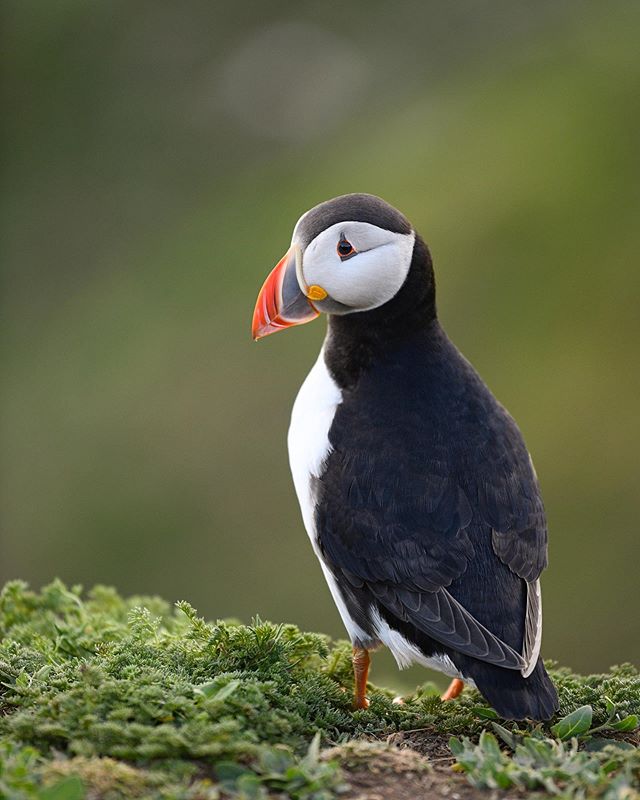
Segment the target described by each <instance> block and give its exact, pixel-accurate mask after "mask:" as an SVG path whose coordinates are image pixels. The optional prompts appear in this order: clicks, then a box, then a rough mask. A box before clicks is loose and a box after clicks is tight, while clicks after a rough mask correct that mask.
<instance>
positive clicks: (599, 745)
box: [584, 736, 636, 753]
mask: <svg viewBox="0 0 640 800" xmlns="http://www.w3.org/2000/svg"><path fill="white" fill-rule="evenodd" d="M605 747H616V748H617V749H618V750H635V749H636V748H635V747H634V746H633V745H632V744H629V742H621V741H620V740H619V739H605V738H604V737H600V736H597V737H594V738H593V739H589V741H588V742H587V743H586V744H585V746H584V749H585V750H588V751H589V752H591V753H593V752H597V751H598V750H604V748H605Z"/></svg>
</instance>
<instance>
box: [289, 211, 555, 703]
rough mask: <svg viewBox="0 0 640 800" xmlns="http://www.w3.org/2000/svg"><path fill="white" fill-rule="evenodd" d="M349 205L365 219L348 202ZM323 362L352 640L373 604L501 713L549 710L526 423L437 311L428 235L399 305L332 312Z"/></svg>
mask: <svg viewBox="0 0 640 800" xmlns="http://www.w3.org/2000/svg"><path fill="white" fill-rule="evenodd" d="M340 214H346V215H347V216H344V217H342V218H344V219H354V216H353V205H352V206H351V208H348V209H339V210H338V212H337V221H340ZM304 219H305V218H303V221H304ZM402 219H404V218H402ZM332 221H336V214H334V216H333V217H332ZM365 221H368V220H365ZM311 222H313V220H312V221H311ZM322 224H327V223H326V220H325V221H324V222H323V223H322ZM389 224H391V223H389ZM394 224H397V225H400V223H398V221H397V220H396V221H395V223H394ZM400 229H401V228H400ZM325 360H326V364H327V367H328V370H329V372H330V374H331V376H332V377H333V379H334V380H335V381H336V383H337V384H338V386H339V387H340V388H341V390H342V402H341V404H340V405H339V406H338V407H337V409H336V413H335V417H334V419H333V423H332V425H331V428H330V431H329V441H330V444H331V448H332V449H331V451H330V453H329V455H328V457H327V459H326V461H325V463H324V467H323V470H322V472H321V474H320V476H319V477H318V478H317V479H316V480H315V483H314V493H315V501H316V510H315V525H316V531H317V539H318V547H319V550H320V553H321V555H322V557H323V560H324V561H325V563H326V565H327V566H328V568H329V569H330V571H331V573H332V574H333V576H334V577H335V579H336V582H337V584H338V587H339V589H340V592H341V594H342V596H343V598H344V600H345V603H346V605H347V608H348V610H349V613H350V614H351V615H352V617H353V619H354V620H355V621H356V622H357V623H358V625H359V626H360V628H362V630H363V631H364V632H366V633H367V635H368V636H369V638H368V639H367V640H364V641H362V642H356V644H358V645H360V646H362V647H371V646H373V645H374V644H375V643H376V641H377V635H376V630H375V624H374V621H373V619H372V612H373V610H374V609H375V610H376V612H377V614H379V616H380V617H381V618H382V619H383V620H385V621H386V622H387V623H388V624H389V625H390V626H391V627H392V628H393V629H395V630H397V631H399V632H400V633H401V634H402V635H403V636H405V638H406V639H407V640H408V641H409V642H411V643H413V644H415V645H416V646H417V647H418V648H419V649H420V650H421V651H422V652H423V653H424V654H425V655H426V656H432V655H444V656H447V657H448V658H449V659H451V661H452V662H453V664H454V665H455V666H456V667H457V669H458V670H459V671H460V673H461V674H462V675H464V676H465V677H467V678H471V679H473V680H474V681H475V683H476V685H477V686H478V688H479V689H480V691H481V692H482V693H483V694H484V695H485V697H486V698H487V700H488V701H489V702H490V703H491V704H492V705H493V706H494V707H495V708H496V710H497V711H498V712H499V713H500V714H501V715H502V716H504V717H506V718H515V719H521V718H524V717H531V718H534V719H547V718H549V717H550V716H551V715H552V713H553V712H554V710H555V709H556V708H557V695H556V692H555V689H554V687H553V685H552V683H551V681H550V680H549V678H548V676H547V674H546V672H545V669H544V666H543V665H542V662H541V661H540V660H539V661H538V663H537V664H536V666H535V668H534V669H533V671H532V672H531V674H530V675H529V676H528V677H524V676H523V674H522V672H523V669H524V667H525V663H526V656H527V652H530V650H531V647H532V642H533V639H534V638H535V630H534V628H535V626H536V624H537V619H538V615H539V613H540V609H539V607H538V595H537V593H536V591H535V582H536V580H537V579H538V577H539V575H540V573H541V571H542V570H543V569H544V567H545V566H546V563H547V530H546V522H545V515H544V509H543V504H542V500H541V497H540V491H539V487H538V482H537V479H536V475H535V472H534V470H533V467H532V464H531V460H530V458H529V455H528V452H527V449H526V447H525V444H524V442H523V439H522V436H521V434H520V431H519V430H518V427H517V425H516V423H515V422H514V420H513V419H512V418H511V417H510V416H509V414H508V413H507V412H506V410H505V409H504V408H503V407H502V406H501V405H500V404H499V403H498V402H497V401H496V399H495V398H494V397H493V395H492V394H491V392H490V391H489V389H488V388H487V387H486V385H485V384H484V383H483V381H482V380H481V378H480V377H479V375H478V374H477V373H476V371H475V370H474V369H473V367H472V366H471V365H470V364H469V362H468V361H467V360H466V359H465V358H464V357H463V356H462V355H461V354H460V353H459V351H458V350H457V349H456V348H455V346H454V345H453V344H452V343H451V342H450V340H449V339H448V337H447V336H446V334H445V332H444V331H443V329H442V327H441V326H440V324H439V322H438V319H437V314H436V305H435V281H434V275H433V269H432V264H431V258H430V256H429V252H428V249H427V247H426V245H425V244H424V242H423V241H422V240H421V239H420V237H419V236H416V240H415V245H414V251H413V258H412V263H411V267H410V269H409V273H408V275H407V278H406V280H405V282H404V284H403V286H402V288H401V289H400V291H399V292H398V293H397V294H396V296H395V297H394V298H393V299H392V300H390V301H389V302H388V303H386V304H385V305H384V306H381V307H379V308H376V309H374V310H371V311H363V312H358V313H351V314H344V315H339V316H338V315H335V316H330V317H329V333H328V337H327V342H326V347H325ZM525 671H526V670H525Z"/></svg>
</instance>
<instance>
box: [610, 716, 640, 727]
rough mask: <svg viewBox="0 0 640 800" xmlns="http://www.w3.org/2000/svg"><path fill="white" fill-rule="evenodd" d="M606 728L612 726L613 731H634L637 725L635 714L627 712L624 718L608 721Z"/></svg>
mask: <svg viewBox="0 0 640 800" xmlns="http://www.w3.org/2000/svg"><path fill="white" fill-rule="evenodd" d="M607 727H608V728H613V730H614V731H635V729H636V728H637V727H638V716H637V714H629V716H628V717H625V718H624V719H619V720H618V721H617V722H610V723H609V724H608V725H607Z"/></svg>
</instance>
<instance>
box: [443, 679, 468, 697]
mask: <svg viewBox="0 0 640 800" xmlns="http://www.w3.org/2000/svg"><path fill="white" fill-rule="evenodd" d="M463 689H464V683H463V682H462V681H461V680H460V678H454V679H453V680H452V681H451V683H450V684H449V688H448V689H447V691H446V692H445V693H444V694H443V695H442V697H441V698H440V699H441V700H455V699H456V697H457V696H458V695H459V694H460V692H461V691H462V690H463Z"/></svg>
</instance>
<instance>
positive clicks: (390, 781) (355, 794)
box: [323, 729, 524, 800]
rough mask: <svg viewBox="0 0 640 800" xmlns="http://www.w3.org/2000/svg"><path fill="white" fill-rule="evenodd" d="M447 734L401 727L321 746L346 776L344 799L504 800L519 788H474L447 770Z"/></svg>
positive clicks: (516, 794) (449, 762) (515, 794)
mask: <svg viewBox="0 0 640 800" xmlns="http://www.w3.org/2000/svg"><path fill="white" fill-rule="evenodd" d="M448 739H449V737H448V736H442V735H441V734H437V733H435V732H434V731H432V730H429V729H422V730H416V731H403V732H402V733H396V734H393V735H392V736H390V737H389V738H388V739H387V741H386V742H385V743H383V742H353V743H349V744H347V745H343V746H341V747H336V748H332V749H331V750H326V751H325V752H324V753H323V757H324V758H336V757H337V758H338V759H339V760H340V762H341V764H342V767H343V769H344V771H345V774H346V780H347V783H348V790H347V791H346V792H345V793H344V794H341V795H340V796H341V797H344V798H345V800H432V798H433V800H440V798H442V799H443V800H445V799H446V800H498V798H500V800H506V799H507V798H521V797H523V796H524V795H523V794H521V793H520V792H518V791H509V792H502V791H495V792H492V791H487V790H479V789H475V788H474V787H473V786H471V785H470V784H469V783H468V781H467V780H466V778H465V777H464V775H461V774H460V773H456V772H454V771H453V770H452V766H453V764H454V759H453V757H452V755H451V750H450V749H449V746H448Z"/></svg>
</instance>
